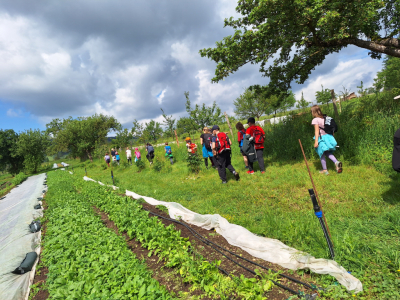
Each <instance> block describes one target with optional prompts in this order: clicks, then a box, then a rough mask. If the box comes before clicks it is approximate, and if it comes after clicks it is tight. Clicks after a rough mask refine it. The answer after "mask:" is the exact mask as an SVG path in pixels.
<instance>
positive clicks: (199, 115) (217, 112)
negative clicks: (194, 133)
mask: <svg viewBox="0 0 400 300" xmlns="http://www.w3.org/2000/svg"><path fill="white" fill-rule="evenodd" d="M185 97H186V111H187V112H188V114H189V118H190V119H192V120H193V122H194V123H195V124H196V126H197V128H196V129H200V130H201V129H203V127H205V126H212V125H215V124H218V123H222V122H223V120H224V116H223V115H222V112H221V109H220V108H219V107H218V105H217V103H216V102H215V101H214V102H213V105H212V106H206V105H205V104H204V103H203V105H202V106H200V105H198V104H196V105H195V107H194V108H192V106H191V103H190V99H189V92H185Z"/></svg>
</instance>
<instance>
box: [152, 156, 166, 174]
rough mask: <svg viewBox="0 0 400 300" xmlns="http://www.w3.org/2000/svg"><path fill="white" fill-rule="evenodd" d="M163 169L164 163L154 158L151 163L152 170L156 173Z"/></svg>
mask: <svg viewBox="0 0 400 300" xmlns="http://www.w3.org/2000/svg"><path fill="white" fill-rule="evenodd" d="M163 167H164V162H163V161H162V160H161V159H160V158H158V157H156V158H155V159H154V163H153V170H154V171H156V172H160V171H161V170H162V169H163Z"/></svg>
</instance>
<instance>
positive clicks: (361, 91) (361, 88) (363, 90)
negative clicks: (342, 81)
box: [357, 81, 367, 96]
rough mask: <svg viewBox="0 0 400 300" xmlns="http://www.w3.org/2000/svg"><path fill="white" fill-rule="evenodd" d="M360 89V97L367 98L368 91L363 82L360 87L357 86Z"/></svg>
mask: <svg viewBox="0 0 400 300" xmlns="http://www.w3.org/2000/svg"><path fill="white" fill-rule="evenodd" d="M357 88H358V91H357V92H358V94H359V95H360V96H365V95H366V94H367V89H364V83H363V82H362V81H361V83H360V85H358V86H357Z"/></svg>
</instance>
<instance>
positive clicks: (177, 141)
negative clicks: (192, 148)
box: [174, 130, 179, 148]
mask: <svg viewBox="0 0 400 300" xmlns="http://www.w3.org/2000/svg"><path fill="white" fill-rule="evenodd" d="M174 133H175V138H176V145H177V146H178V148H179V140H178V135H177V134H176V130H174Z"/></svg>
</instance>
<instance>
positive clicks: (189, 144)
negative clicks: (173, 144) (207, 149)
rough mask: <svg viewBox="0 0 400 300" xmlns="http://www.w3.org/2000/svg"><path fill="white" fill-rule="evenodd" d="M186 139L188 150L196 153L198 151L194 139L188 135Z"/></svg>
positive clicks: (190, 152)
mask: <svg viewBox="0 0 400 300" xmlns="http://www.w3.org/2000/svg"><path fill="white" fill-rule="evenodd" d="M185 141H186V148H187V150H188V153H189V154H196V152H197V145H196V144H195V143H192V139H191V138H190V137H187V138H186V139H185Z"/></svg>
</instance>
